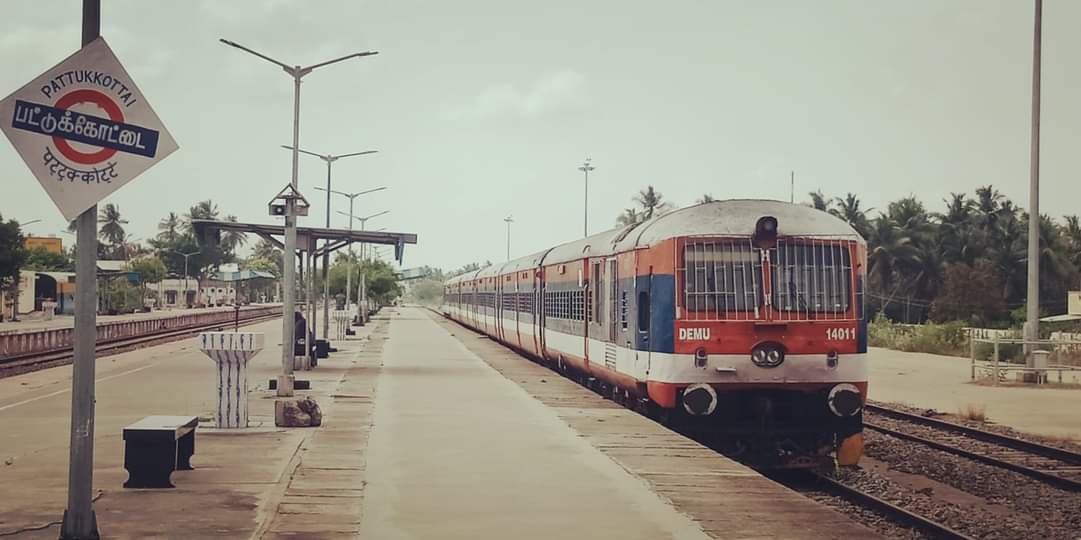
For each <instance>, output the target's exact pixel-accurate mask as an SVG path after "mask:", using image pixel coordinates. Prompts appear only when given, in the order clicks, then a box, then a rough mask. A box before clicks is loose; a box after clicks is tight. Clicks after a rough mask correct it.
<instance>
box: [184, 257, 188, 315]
mask: <svg viewBox="0 0 1081 540" xmlns="http://www.w3.org/2000/svg"><path fill="white" fill-rule="evenodd" d="M187 305H188V256H187V255H184V306H185V307H187Z"/></svg>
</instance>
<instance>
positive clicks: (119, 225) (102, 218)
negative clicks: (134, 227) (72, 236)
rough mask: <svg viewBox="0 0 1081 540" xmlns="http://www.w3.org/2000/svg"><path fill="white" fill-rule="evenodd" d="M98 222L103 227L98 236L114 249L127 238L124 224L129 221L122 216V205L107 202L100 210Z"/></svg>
mask: <svg viewBox="0 0 1081 540" xmlns="http://www.w3.org/2000/svg"><path fill="white" fill-rule="evenodd" d="M98 223H100V224H101V228H100V229H99V230H98V238H100V239H102V240H104V241H105V242H107V243H108V244H109V245H110V246H112V247H113V248H114V249H115V248H117V247H120V246H122V245H123V244H124V241H125V240H126V239H127V234H126V233H125V232H124V225H127V224H128V222H127V220H125V219H123V218H121V217H120V207H118V206H117V205H115V204H113V203H108V204H106V205H105V206H104V207H102V209H101V211H100V212H98Z"/></svg>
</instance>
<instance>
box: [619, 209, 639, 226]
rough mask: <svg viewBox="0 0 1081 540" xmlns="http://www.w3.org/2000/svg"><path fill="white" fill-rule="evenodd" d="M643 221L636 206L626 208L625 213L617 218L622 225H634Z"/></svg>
mask: <svg viewBox="0 0 1081 540" xmlns="http://www.w3.org/2000/svg"><path fill="white" fill-rule="evenodd" d="M641 221H642V215H641V214H639V213H638V210H636V209H634V208H624V209H623V213H622V214H620V215H619V217H617V218H616V224H617V225H622V226H627V225H634V224H636V223H639V222H641Z"/></svg>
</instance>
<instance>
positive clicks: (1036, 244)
mask: <svg viewBox="0 0 1081 540" xmlns="http://www.w3.org/2000/svg"><path fill="white" fill-rule="evenodd" d="M1035 1H1036V6H1035V7H1036V13H1035V18H1034V28H1033V33H1032V145H1031V147H1030V154H1029V190H1028V198H1029V201H1028V207H1029V210H1028V295H1027V298H1026V302H1025V304H1026V310H1025V311H1026V313H1025V318H1026V319H1027V321H1026V322H1025V332H1024V333H1025V341H1026V342H1029V341H1035V340H1037V339H1039V338H1040V42H1041V34H1042V29H1041V27H1042V22H1043V0H1035ZM1024 348H1025V356H1026V361H1025V362H1026V365H1027V366H1028V367H1030V368H1031V367H1034V365H1035V359H1034V358H1033V355H1032V354H1031V352H1032V351H1033V350H1034V349H1035V347H1033V345H1031V344H1030V343H1026V344H1025V347H1024Z"/></svg>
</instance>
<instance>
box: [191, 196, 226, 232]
mask: <svg viewBox="0 0 1081 540" xmlns="http://www.w3.org/2000/svg"><path fill="white" fill-rule="evenodd" d="M196 219H218V205H216V204H214V202H213V201H211V200H210V199H207V200H205V201H199V202H198V203H196V204H195V206H192V207H191V209H189V210H188V212H187V213H186V214H184V230H185V231H186V232H189V233H190V232H192V230H193V229H192V225H191V222H192V221H193V220H196Z"/></svg>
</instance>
